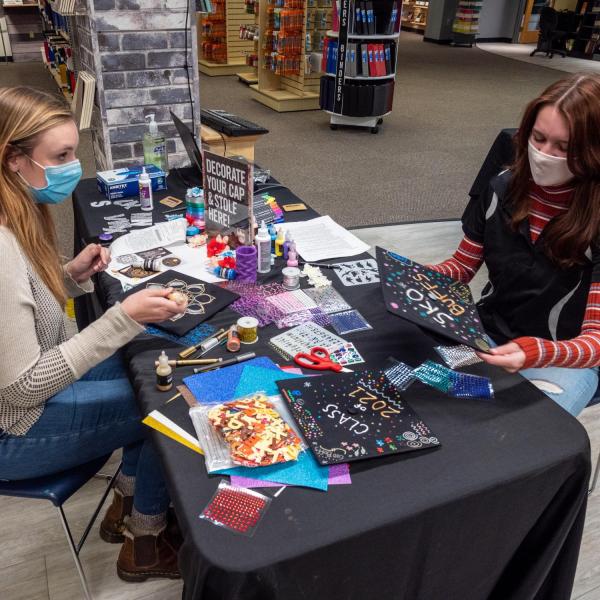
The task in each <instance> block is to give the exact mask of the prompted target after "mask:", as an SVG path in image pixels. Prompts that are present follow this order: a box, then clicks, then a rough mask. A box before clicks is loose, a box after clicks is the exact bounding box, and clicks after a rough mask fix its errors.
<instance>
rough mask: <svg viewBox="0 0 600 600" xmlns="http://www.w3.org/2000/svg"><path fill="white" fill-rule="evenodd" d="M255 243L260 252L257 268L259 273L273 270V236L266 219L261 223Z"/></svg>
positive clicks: (258, 252)
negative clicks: (270, 233)
mask: <svg viewBox="0 0 600 600" xmlns="http://www.w3.org/2000/svg"><path fill="white" fill-rule="evenodd" d="M254 243H255V244H256V250H257V254H258V257H257V258H258V267H257V269H256V270H257V271H258V272H259V273H268V272H269V271H270V270H271V236H270V235H269V231H268V229H267V226H266V225H265V222H264V221H263V222H262V223H261V224H260V228H259V230H258V233H257V234H256V236H255V238H254Z"/></svg>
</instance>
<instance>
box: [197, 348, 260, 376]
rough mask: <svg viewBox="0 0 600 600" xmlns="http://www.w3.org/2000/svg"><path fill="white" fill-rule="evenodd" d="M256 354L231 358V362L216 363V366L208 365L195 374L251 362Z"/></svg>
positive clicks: (251, 353) (250, 353)
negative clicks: (246, 361) (247, 361)
mask: <svg viewBox="0 0 600 600" xmlns="http://www.w3.org/2000/svg"><path fill="white" fill-rule="evenodd" d="M255 356H256V354H255V353H254V352H247V353H246V354H240V355H239V356H236V357H235V358H230V359H229V360H224V361H223V362H220V363H215V364H214V365H206V366H205V367H200V368H199V369H194V373H205V372H206V371H212V370H213V369H220V368H221V367H228V366H229V365H235V364H237V363H240V362H243V361H245V360H250V359H251V358H254V357H255Z"/></svg>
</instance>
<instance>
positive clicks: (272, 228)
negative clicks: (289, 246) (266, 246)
mask: <svg viewBox="0 0 600 600" xmlns="http://www.w3.org/2000/svg"><path fill="white" fill-rule="evenodd" d="M269 235H270V236H271V254H275V240H276V239H277V230H276V229H275V225H273V223H271V224H270V225H269Z"/></svg>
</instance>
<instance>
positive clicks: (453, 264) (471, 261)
mask: <svg viewBox="0 0 600 600" xmlns="http://www.w3.org/2000/svg"><path fill="white" fill-rule="evenodd" d="M482 263H483V244H478V243H477V242H474V241H473V240H471V239H469V238H468V237H467V236H465V237H464V238H463V239H462V241H461V242H460V244H459V246H458V248H457V250H456V252H455V253H454V254H453V255H452V257H451V258H449V259H448V260H445V261H444V262H441V263H439V264H437V265H427V267H428V268H429V269H432V270H434V271H438V272H440V273H443V274H444V275H448V276H449V277H452V279H456V280H457V281H461V282H462V283H469V281H471V279H473V277H474V276H475V273H477V271H478V270H479V267H480V266H481V264H482Z"/></svg>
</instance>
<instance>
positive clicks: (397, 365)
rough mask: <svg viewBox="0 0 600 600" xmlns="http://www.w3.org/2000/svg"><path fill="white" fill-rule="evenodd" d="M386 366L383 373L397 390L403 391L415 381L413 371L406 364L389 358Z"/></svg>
mask: <svg viewBox="0 0 600 600" xmlns="http://www.w3.org/2000/svg"><path fill="white" fill-rule="evenodd" d="M387 365H388V366H386V367H385V369H384V371H383V373H384V375H385V376H386V377H387V379H388V381H389V382H390V383H391V384H392V385H393V386H394V387H395V388H396V389H397V390H400V391H401V392H402V391H404V390H405V389H407V388H408V386H410V384H411V383H413V381H415V380H416V377H415V375H414V373H413V370H412V369H411V368H410V367H409V366H408V365H407V364H405V363H403V362H400V361H399V360H396V359H395V358H390V359H388V361H387Z"/></svg>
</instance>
